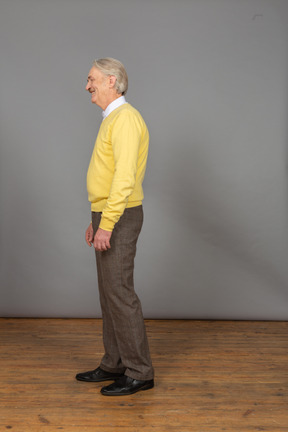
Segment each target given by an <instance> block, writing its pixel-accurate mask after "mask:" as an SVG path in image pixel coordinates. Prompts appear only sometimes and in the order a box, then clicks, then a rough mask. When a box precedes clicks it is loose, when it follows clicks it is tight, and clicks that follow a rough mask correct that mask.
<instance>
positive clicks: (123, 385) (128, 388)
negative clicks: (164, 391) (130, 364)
mask: <svg viewBox="0 0 288 432" xmlns="http://www.w3.org/2000/svg"><path fill="white" fill-rule="evenodd" d="M153 387H154V380H153V379H152V380H148V381H139V380H136V379H133V378H130V377H128V376H126V375H124V376H122V377H121V378H119V379H117V380H116V381H115V383H113V384H110V385H109V386H107V387H103V388H102V389H101V393H102V395H104V396H125V395H131V394H133V393H136V392H138V391H140V390H148V389H151V388H153Z"/></svg>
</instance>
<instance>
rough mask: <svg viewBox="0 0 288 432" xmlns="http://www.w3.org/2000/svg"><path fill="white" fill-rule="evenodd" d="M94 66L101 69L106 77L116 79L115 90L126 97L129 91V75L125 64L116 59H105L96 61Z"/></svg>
mask: <svg viewBox="0 0 288 432" xmlns="http://www.w3.org/2000/svg"><path fill="white" fill-rule="evenodd" d="M93 66H94V67H96V68H97V69H99V70H100V71H101V72H102V73H103V74H104V75H106V76H109V75H113V76H115V77H116V83H115V89H116V91H117V93H120V94H122V95H125V94H126V93H127V90H128V75H127V72H126V70H125V68H124V66H123V64H122V63H121V62H120V61H119V60H116V59H114V58H111V57H105V58H102V59H98V60H94V62H93Z"/></svg>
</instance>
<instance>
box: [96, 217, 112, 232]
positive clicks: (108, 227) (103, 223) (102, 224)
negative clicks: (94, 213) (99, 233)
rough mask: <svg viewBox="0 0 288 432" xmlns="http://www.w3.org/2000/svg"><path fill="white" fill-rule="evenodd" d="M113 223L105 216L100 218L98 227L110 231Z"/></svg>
mask: <svg viewBox="0 0 288 432" xmlns="http://www.w3.org/2000/svg"><path fill="white" fill-rule="evenodd" d="M114 225H115V224H114V223H113V222H112V221H110V220H109V219H106V218H103V216H102V218H101V221H100V224H99V228H101V229H103V230H105V231H110V232H112V231H113V229H114Z"/></svg>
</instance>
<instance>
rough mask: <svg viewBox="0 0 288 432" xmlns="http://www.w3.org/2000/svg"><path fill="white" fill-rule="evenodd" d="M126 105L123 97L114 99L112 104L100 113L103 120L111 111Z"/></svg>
mask: <svg viewBox="0 0 288 432" xmlns="http://www.w3.org/2000/svg"><path fill="white" fill-rule="evenodd" d="M125 103H127V102H126V99H125V96H120V97H119V98H117V99H115V100H114V101H113V102H111V103H110V104H109V105H108V106H107V108H106V109H105V111H102V116H103V120H104V119H105V118H106V117H108V115H109V114H111V112H112V111H114V110H115V109H116V108H119V107H120V106H121V105H123V104H125Z"/></svg>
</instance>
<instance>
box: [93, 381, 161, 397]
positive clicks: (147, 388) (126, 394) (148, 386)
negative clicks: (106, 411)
mask: <svg viewBox="0 0 288 432" xmlns="http://www.w3.org/2000/svg"><path fill="white" fill-rule="evenodd" d="M153 387H154V385H151V384H148V385H146V386H144V387H141V388H139V389H137V390H134V391H133V392H129V393H119V392H118V393H116V392H115V393H105V392H104V393H102V390H101V394H102V395H103V396H129V395H132V394H135V393H137V392H139V391H142V390H143V391H145V390H150V389H152V388H153Z"/></svg>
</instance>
